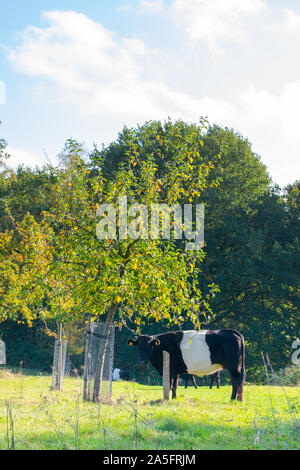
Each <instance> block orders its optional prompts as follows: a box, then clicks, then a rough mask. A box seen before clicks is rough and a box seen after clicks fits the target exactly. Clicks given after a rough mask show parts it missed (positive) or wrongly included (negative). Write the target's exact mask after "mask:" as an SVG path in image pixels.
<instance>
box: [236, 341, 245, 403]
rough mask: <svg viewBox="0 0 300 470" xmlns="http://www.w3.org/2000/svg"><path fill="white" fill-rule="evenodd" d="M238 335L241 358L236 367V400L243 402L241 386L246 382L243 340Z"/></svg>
mask: <svg viewBox="0 0 300 470" xmlns="http://www.w3.org/2000/svg"><path fill="white" fill-rule="evenodd" d="M238 335H239V337H240V339H241V357H240V360H239V365H238V373H239V378H238V384H239V385H238V391H237V397H238V400H240V401H242V400H243V385H244V383H245V381H246V368H245V339H244V336H243V335H242V334H241V333H238Z"/></svg>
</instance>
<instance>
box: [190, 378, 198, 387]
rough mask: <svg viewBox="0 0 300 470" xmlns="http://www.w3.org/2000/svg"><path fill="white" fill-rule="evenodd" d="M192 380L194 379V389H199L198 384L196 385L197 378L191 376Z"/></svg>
mask: <svg viewBox="0 0 300 470" xmlns="http://www.w3.org/2000/svg"><path fill="white" fill-rule="evenodd" d="M191 379H192V382H193V385H194V387H195V388H198V387H197V383H196V379H195V377H194V376H193V375H191Z"/></svg>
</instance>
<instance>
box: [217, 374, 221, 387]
mask: <svg viewBox="0 0 300 470" xmlns="http://www.w3.org/2000/svg"><path fill="white" fill-rule="evenodd" d="M216 377H217V388H220V383H221V381H220V372H217V375H216Z"/></svg>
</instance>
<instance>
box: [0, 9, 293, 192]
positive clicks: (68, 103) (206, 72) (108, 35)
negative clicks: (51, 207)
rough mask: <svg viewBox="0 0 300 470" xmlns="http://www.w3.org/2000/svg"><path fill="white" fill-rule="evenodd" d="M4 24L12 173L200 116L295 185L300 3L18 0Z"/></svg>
mask: <svg viewBox="0 0 300 470" xmlns="http://www.w3.org/2000/svg"><path fill="white" fill-rule="evenodd" d="M0 20H1V23H0V82H2V89H3V84H4V85H5V89H6V96H5V103H4V104H0V120H1V121H2V125H1V127H0V136H3V137H4V138H5V139H6V140H7V141H8V144H9V151H10V153H11V155H12V158H11V165H13V166H15V165H17V164H18V163H24V164H26V165H35V164H39V165H42V164H43V163H45V162H46V159H45V155H44V151H45V152H46V153H47V155H48V157H49V159H50V160H51V162H53V163H55V162H56V156H57V154H58V153H59V152H60V150H61V149H62V147H63V145H64V142H65V140H66V139H67V138H69V137H73V138H76V139H78V140H80V141H83V142H85V143H86V145H87V146H88V147H91V146H92V145H93V143H97V144H101V143H102V142H104V143H108V142H110V141H111V140H113V139H115V138H116V136H117V134H118V132H119V131H120V130H121V129H122V127H123V125H129V126H131V125H132V126H135V125H136V124H137V123H143V122H144V121H145V120H148V119H166V118H167V117H168V116H171V117H172V118H179V117H180V118H183V119H184V120H186V121H197V119H198V118H199V117H200V116H202V115H205V116H208V119H209V121H210V122H211V123H217V124H220V125H222V126H227V127H233V128H234V129H235V130H236V131H238V132H240V133H241V134H242V135H243V136H245V137H247V138H248V139H249V141H250V142H251V143H252V148H253V150H254V151H255V152H257V153H258V154H259V155H261V158H262V161H263V162H264V163H265V164H266V165H267V167H268V170H269V172H270V174H271V176H272V178H273V180H274V181H275V182H277V183H279V184H280V185H282V186H284V185H286V184H289V183H292V182H293V181H295V179H299V178H300V159H299V148H300V133H299V130H298V126H299V122H300V62H299V60H298V55H299V53H298V51H299V47H300V5H299V2H296V1H292V0H287V1H285V2H282V1H277V0H243V2H241V1H240V0H115V1H106V0H105V1H99V0H98V1H96V0H94V1H91V0H87V1H85V2H83V1H79V0H72V1H71V0H59V1H58V0H51V1H50V0H47V1H46V0H39V1H36V0H27V1H26V2H25V1H24V0H12V1H11V2H5V4H4V5H2V6H1V16H0ZM2 101H3V97H2ZM0 102H1V84H0Z"/></svg>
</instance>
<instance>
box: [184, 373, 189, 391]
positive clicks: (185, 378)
mask: <svg viewBox="0 0 300 470" xmlns="http://www.w3.org/2000/svg"><path fill="white" fill-rule="evenodd" d="M184 380H185V387H184V388H188V382H189V376H188V375H186V376H185V377H184Z"/></svg>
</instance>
